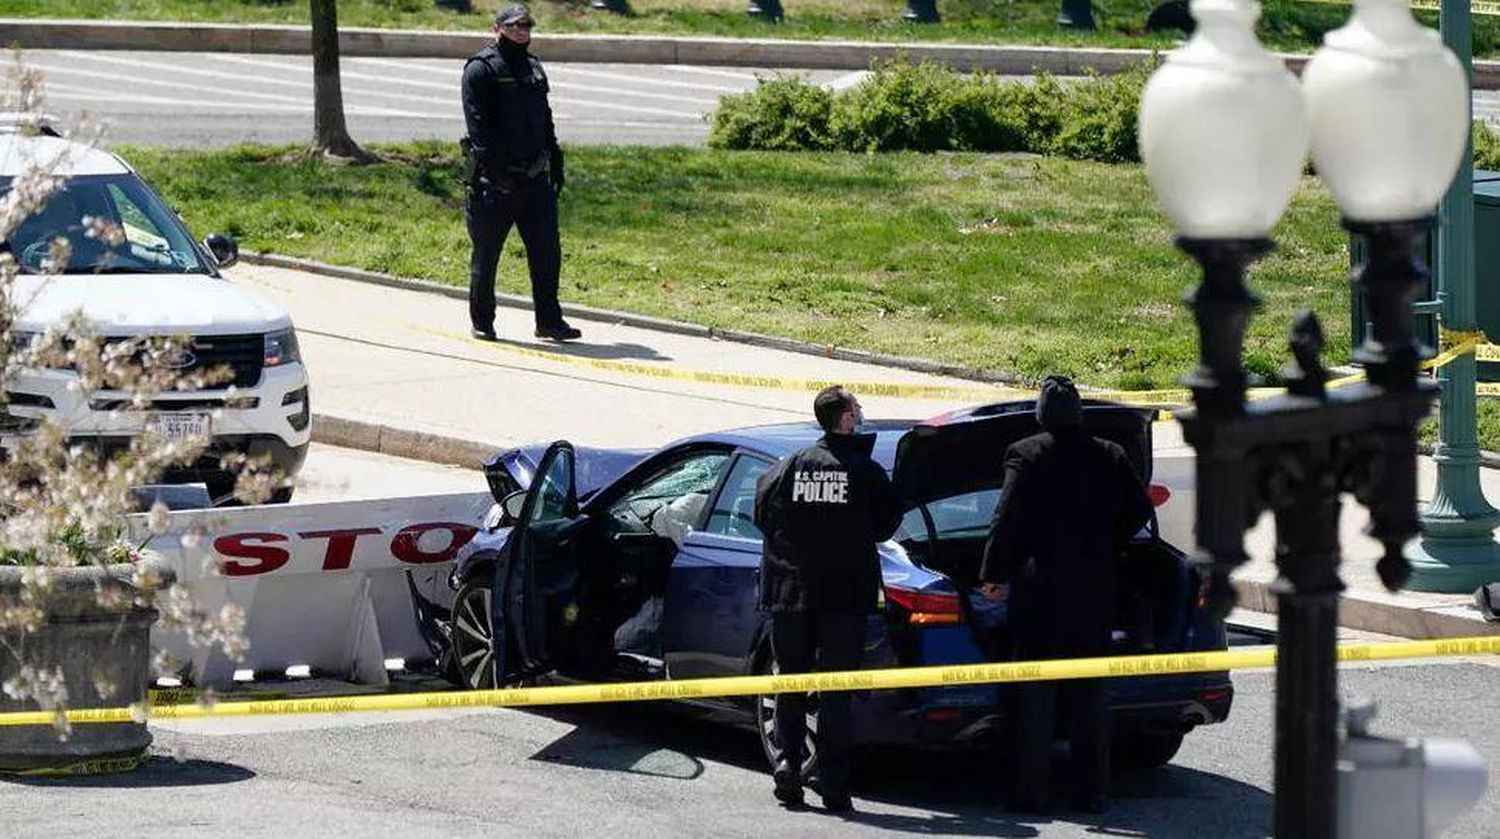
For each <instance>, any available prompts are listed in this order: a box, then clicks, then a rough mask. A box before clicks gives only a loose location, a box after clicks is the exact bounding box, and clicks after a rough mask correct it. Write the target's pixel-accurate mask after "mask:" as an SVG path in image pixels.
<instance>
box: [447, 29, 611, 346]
mask: <svg viewBox="0 0 1500 839" xmlns="http://www.w3.org/2000/svg"><path fill="white" fill-rule="evenodd" d="M533 25H534V24H533V21H532V18H531V13H530V12H529V11H527V10H526V7H525V6H510V7H508V8H505V9H503V10H501V11H500V12H499V13H498V14H496V15H495V27H494V32H495V42H494V43H493V44H491V45H489V46H487V47H485V48H484V49H483V50H480V51H479V53H478V54H476V55H475V56H474V57H473V58H470V59H469V61H468V63H466V64H465V65H464V78H463V106H464V121H465V122H466V123H467V124H468V129H469V136H468V137H466V138H464V143H463V145H464V152H465V156H466V172H465V175H466V177H465V182H466V184H467V186H468V201H467V203H466V204H465V205H464V219H465V221H466V222H468V227H469V241H470V242H471V243H472V245H473V251H472V252H471V255H470V258H469V320H470V323H471V326H472V327H473V332H472V334H473V336H474V337H475V338H479V339H481V340H488V341H493V340H495V267H496V265H497V264H498V263H499V260H500V251H501V249H502V248H503V247H504V245H505V237H506V235H507V234H508V233H509V232H510V228H511V226H512V225H515V227H516V228H518V229H519V230H520V231H521V241H522V242H524V243H525V244H526V263H527V266H528V267H529V268H530V270H531V299H532V304H533V306H534V308H535V312H536V336H537V337H538V338H547V339H550V340H554V341H567V340H571V339H574V338H578V337H581V335H582V333H580V332H579V331H578V330H577V329H574V328H573V327H571V326H569V325H568V324H567V322H565V321H564V320H563V316H562V307H561V306H560V305H559V304H558V302H557V282H558V274H559V273H561V271H562V245H561V243H560V241H559V238H558V232H557V196H558V194H559V193H561V192H562V187H563V154H562V149H561V148H560V147H559V146H558V144H557V132H556V131H555V129H554V128H553V125H552V108H551V106H550V105H548V104H547V74H546V72H544V71H543V70H542V62H541V60H540V59H538V58H537V57H536V56H534V55H532V54H531V53H530V52H528V50H527V45H528V44H530V43H531V28H532V26H533Z"/></svg>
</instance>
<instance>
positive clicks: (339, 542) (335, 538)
mask: <svg viewBox="0 0 1500 839" xmlns="http://www.w3.org/2000/svg"><path fill="white" fill-rule="evenodd" d="M297 535H298V536H301V537H302V538H303V539H327V540H328V551H327V552H326V553H324V554H323V570H324V571H347V570H349V563H350V562H352V561H353V560H354V543H355V542H358V541H359V537H361V536H379V535H380V528H378V527H351V528H349V529H347V530H314V531H311V532H309V533H298V534H297Z"/></svg>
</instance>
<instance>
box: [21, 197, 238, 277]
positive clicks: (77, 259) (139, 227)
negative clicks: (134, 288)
mask: <svg viewBox="0 0 1500 839" xmlns="http://www.w3.org/2000/svg"><path fill="white" fill-rule="evenodd" d="M10 185H11V182H10V179H9V178H0V195H4V194H6V193H7V192H9V191H10ZM85 217H92V218H96V219H101V220H103V221H105V222H107V223H109V224H111V225H116V226H118V227H119V230H120V232H121V234H122V239H121V241H120V242H119V244H118V245H114V246H111V245H110V244H109V243H108V242H105V241H102V240H100V239H97V238H94V237H91V236H89V235H88V228H87V227H86V226H85V225H84V222H83V220H84V218H85ZM58 238H63V239H67V240H68V244H69V245H70V246H71V253H70V256H69V258H68V264H67V265H65V266H62V273H64V274H207V273H210V272H209V270H208V268H207V267H206V266H205V265H204V263H203V261H202V259H200V257H199V255H198V250H197V248H196V247H194V245H193V240H192V237H191V236H190V235H189V234H188V232H187V230H186V229H184V227H183V226H182V222H180V221H179V220H178V219H177V216H176V214H175V213H173V212H172V211H171V210H170V209H168V208H167V206H166V205H165V204H163V203H162V201H161V199H160V198H158V197H157V196H156V194H155V193H154V192H152V191H151V188H150V187H148V186H146V184H145V182H143V181H142V180H141V179H140V178H138V177H136V176H135V175H134V174H122V175H80V176H78V177H73V178H69V179H68V181H67V184H66V185H65V186H64V188H63V189H62V190H60V191H58V192H56V193H54V194H53V196H52V197H51V198H50V199H48V201H47V206H46V207H44V208H43V209H42V210H41V212H38V213H33V214H32V215H31V216H30V217H29V218H27V219H26V220H25V221H24V222H22V223H21V226H20V228H19V229H17V230H16V231H15V233H14V234H13V235H12V236H11V238H10V240H9V241H8V242H0V247H3V248H7V249H9V250H10V251H11V253H13V254H15V258H16V262H17V263H18V264H19V265H20V267H21V270H22V271H23V272H40V271H41V270H42V265H43V263H44V262H45V261H46V259H47V257H48V253H49V251H50V250H51V247H52V242H53V240H55V239H58Z"/></svg>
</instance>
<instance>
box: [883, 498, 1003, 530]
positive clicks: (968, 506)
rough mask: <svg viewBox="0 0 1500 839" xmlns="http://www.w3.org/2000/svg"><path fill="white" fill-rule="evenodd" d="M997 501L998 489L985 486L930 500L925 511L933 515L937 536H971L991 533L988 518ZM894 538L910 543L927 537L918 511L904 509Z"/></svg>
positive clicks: (992, 514) (993, 511) (992, 512)
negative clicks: (899, 527)
mask: <svg viewBox="0 0 1500 839" xmlns="http://www.w3.org/2000/svg"><path fill="white" fill-rule="evenodd" d="M998 503H1000V490H999V489H985V490H980V491H978V492H968V493H964V494H963V495H955V496H953V497H951V498H941V499H938V500H937V501H933V502H930V503H929V504H927V512H928V514H929V515H931V516H932V525H933V529H935V530H936V531H937V538H938V539H940V540H941V539H973V538H976V537H983V536H985V535H987V534H988V533H989V532H990V519H991V518H992V517H993V516H994V515H995V505H996V504H998ZM896 538H897V539H898V540H900V541H911V542H925V541H927V540H928V538H929V535H928V533H927V524H926V522H924V521H923V520H922V512H921V510H911V511H909V512H907V514H906V518H904V519H902V521H901V529H900V530H899V531H897V532H896Z"/></svg>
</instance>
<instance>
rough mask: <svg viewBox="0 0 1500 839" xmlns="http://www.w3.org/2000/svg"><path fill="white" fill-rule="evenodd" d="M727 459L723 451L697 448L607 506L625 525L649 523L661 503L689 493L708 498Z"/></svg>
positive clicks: (680, 497)
mask: <svg viewBox="0 0 1500 839" xmlns="http://www.w3.org/2000/svg"><path fill="white" fill-rule="evenodd" d="M728 462H729V454H728V453H726V452H700V453H697V454H692V455H688V456H687V457H686V458H683V459H681V460H677V461H673V462H672V463H670V464H668V465H666V466H664V467H662V468H661V469H659V470H657V471H656V472H653V473H652V474H651V476H650V477H649V478H647V479H646V480H645V482H644V483H642V484H640V485H639V486H637V487H636V488H635V489H632V490H630V491H628V492H626V493H625V494H624V495H623V496H621V497H620V499H619V500H618V501H616V502H615V503H614V504H613V505H612V506H611V507H610V515H611V516H613V517H614V518H615V519H616V520H617V521H620V522H621V523H623V524H625V525H627V526H636V525H641V526H646V527H649V526H650V524H651V520H652V517H653V516H655V515H656V513H657V512H658V511H660V510H661V509H662V508H663V507H666V506H667V505H669V504H672V503H673V502H677V501H680V500H682V499H684V498H685V497H686V496H689V495H698V496H700V497H702V498H707V497H708V494H709V493H710V492H712V491H713V488H714V487H715V486H716V485H717V484H718V483H719V475H720V474H721V473H722V472H723V471H724V467H725V465H726V464H727V463H728ZM678 506H679V507H683V506H685V505H678ZM699 509H702V508H701V507H699Z"/></svg>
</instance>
